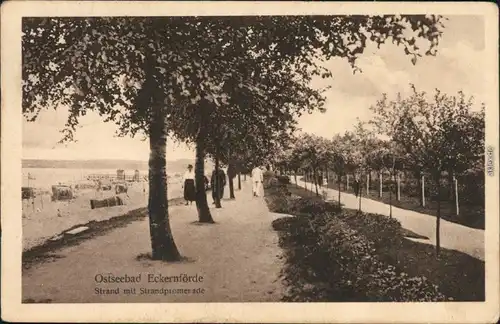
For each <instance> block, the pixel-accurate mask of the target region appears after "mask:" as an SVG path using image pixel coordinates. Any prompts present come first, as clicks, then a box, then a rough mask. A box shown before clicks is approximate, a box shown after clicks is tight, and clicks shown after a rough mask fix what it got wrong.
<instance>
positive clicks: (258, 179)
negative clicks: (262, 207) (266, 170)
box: [252, 167, 264, 197]
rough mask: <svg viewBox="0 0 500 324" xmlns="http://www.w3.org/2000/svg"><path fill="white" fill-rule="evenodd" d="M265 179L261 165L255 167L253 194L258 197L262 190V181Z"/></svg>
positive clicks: (253, 172) (253, 171)
mask: <svg viewBox="0 0 500 324" xmlns="http://www.w3.org/2000/svg"><path fill="white" fill-rule="evenodd" d="M263 181H264V175H263V174H262V170H261V169H260V168H259V167H255V168H254V169H253V170H252V191H253V195H254V196H256V197H258V196H259V194H260V192H261V191H262V182H263Z"/></svg>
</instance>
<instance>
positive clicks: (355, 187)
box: [352, 178, 360, 197]
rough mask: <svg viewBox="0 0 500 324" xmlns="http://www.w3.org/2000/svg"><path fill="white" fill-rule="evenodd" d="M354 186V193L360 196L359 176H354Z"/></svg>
mask: <svg viewBox="0 0 500 324" xmlns="http://www.w3.org/2000/svg"><path fill="white" fill-rule="evenodd" d="M352 187H353V189H354V194H355V195H356V197H358V196H359V189H360V184H359V179H358V178H354V183H353V184H352Z"/></svg>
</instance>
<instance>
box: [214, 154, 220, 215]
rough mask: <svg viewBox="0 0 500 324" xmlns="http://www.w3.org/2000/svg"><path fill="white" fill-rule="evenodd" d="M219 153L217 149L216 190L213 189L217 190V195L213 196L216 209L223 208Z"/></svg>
mask: <svg viewBox="0 0 500 324" xmlns="http://www.w3.org/2000/svg"><path fill="white" fill-rule="evenodd" d="M218 155H219V152H218V150H217V149H216V151H215V179H214V187H215V188H212V190H214V189H215V194H213V196H214V201H215V208H222V205H221V203H220V198H221V197H220V192H221V185H222V183H220V181H219V157H218Z"/></svg>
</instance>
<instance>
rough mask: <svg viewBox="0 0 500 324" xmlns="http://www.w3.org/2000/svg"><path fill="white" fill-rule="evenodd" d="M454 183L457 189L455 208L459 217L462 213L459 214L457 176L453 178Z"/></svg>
mask: <svg viewBox="0 0 500 324" xmlns="http://www.w3.org/2000/svg"><path fill="white" fill-rule="evenodd" d="M453 182H454V185H455V186H454V187H455V188H454V189H455V207H456V211H457V216H459V214H460V212H459V206H458V180H457V178H456V177H455V176H453Z"/></svg>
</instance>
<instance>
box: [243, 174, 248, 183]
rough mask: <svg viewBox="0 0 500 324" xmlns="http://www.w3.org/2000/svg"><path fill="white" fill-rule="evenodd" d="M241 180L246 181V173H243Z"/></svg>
mask: <svg viewBox="0 0 500 324" xmlns="http://www.w3.org/2000/svg"><path fill="white" fill-rule="evenodd" d="M243 181H247V174H246V173H245V174H243Z"/></svg>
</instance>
